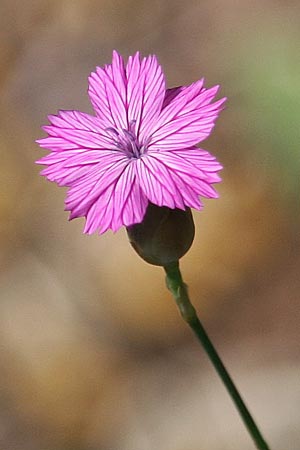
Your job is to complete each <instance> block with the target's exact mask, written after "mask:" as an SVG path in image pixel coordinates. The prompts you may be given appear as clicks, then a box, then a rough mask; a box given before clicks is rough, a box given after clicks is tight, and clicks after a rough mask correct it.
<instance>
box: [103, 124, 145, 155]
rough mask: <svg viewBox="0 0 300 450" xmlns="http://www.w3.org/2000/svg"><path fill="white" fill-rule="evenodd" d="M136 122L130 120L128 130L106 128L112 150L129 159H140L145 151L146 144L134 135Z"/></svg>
mask: <svg viewBox="0 0 300 450" xmlns="http://www.w3.org/2000/svg"><path fill="white" fill-rule="evenodd" d="M135 124H136V121H135V120H132V121H131V122H130V124H129V129H128V130H126V129H124V128H122V129H121V130H120V129H117V128H114V127H109V128H106V131H107V132H109V135H110V138H111V140H112V142H113V145H114V150H118V151H122V152H123V153H125V154H126V155H127V156H128V157H129V158H140V157H141V156H142V155H143V154H144V153H146V151H147V144H148V142H145V143H141V142H139V139H138V137H137V135H136V133H135Z"/></svg>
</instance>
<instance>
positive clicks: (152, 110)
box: [126, 52, 165, 141]
mask: <svg viewBox="0 0 300 450" xmlns="http://www.w3.org/2000/svg"><path fill="white" fill-rule="evenodd" d="M126 75H127V104H128V122H129V123H130V122H132V121H135V131H136V134H137V135H138V136H139V138H140V140H141V141H143V139H145V138H146V137H147V135H148V132H149V129H150V128H152V127H153V123H154V122H155V121H156V119H157V118H158V116H159V113H160V111H161V108H162V104H163V101H164V97H165V79H164V74H163V72H162V69H161V66H160V65H159V64H158V61H157V58H156V57H155V56H148V57H147V58H143V59H142V61H140V56H139V53H138V52H137V53H136V54H135V55H134V56H130V57H129V58H128V63H127V66H126Z"/></svg>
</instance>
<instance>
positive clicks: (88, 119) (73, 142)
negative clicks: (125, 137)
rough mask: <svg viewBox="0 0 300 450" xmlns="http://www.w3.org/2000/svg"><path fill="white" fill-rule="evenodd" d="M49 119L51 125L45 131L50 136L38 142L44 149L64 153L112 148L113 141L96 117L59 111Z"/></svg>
mask: <svg viewBox="0 0 300 450" xmlns="http://www.w3.org/2000/svg"><path fill="white" fill-rule="evenodd" d="M48 119H49V121H50V125H46V126H44V127H43V129H44V131H46V132H47V133H48V135H49V136H48V137H45V138H42V139H38V140H37V141H36V142H37V143H38V144H39V145H40V147H42V148H45V149H48V150H52V151H53V152H62V151H65V150H74V151H76V150H79V151H82V149H100V148H103V149H107V148H110V147H112V141H111V139H110V138H109V136H107V135H105V134H104V133H103V132H102V128H101V124H100V122H99V120H98V119H97V118H96V117H93V116H90V115H89V114H85V113H82V112H80V111H59V112H58V115H57V116H54V115H50V116H48Z"/></svg>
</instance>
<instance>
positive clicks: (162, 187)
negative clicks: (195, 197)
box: [136, 155, 185, 209]
mask: <svg viewBox="0 0 300 450" xmlns="http://www.w3.org/2000/svg"><path fill="white" fill-rule="evenodd" d="M136 166H137V176H138V180H139V184H140V186H141V189H142V191H143V193H144V194H145V195H146V197H147V198H148V200H149V201H150V202H151V203H154V204H155V205H157V206H168V207H169V208H172V209H173V208H180V209H185V205H184V202H183V198H182V195H181V193H180V191H179V190H178V187H177V186H176V184H175V183H174V181H173V174H172V170H169V169H168V168H167V167H166V166H165V165H164V164H162V163H161V162H160V161H157V160H156V159H155V158H152V157H151V156H150V155H146V156H145V157H143V158H140V159H138V160H137V161H136Z"/></svg>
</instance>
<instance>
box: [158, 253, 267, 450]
mask: <svg viewBox="0 0 300 450" xmlns="http://www.w3.org/2000/svg"><path fill="white" fill-rule="evenodd" d="M164 269H165V271H166V274H167V276H166V283H167V287H168V289H169V290H170V291H171V293H172V294H173V296H174V298H175V301H176V303H177V306H178V308H179V310H180V313H181V316H182V317H183V319H184V320H185V322H187V323H188V325H189V326H190V327H191V328H192V330H193V331H194V333H195V334H196V336H197V338H198V339H199V341H200V342H201V344H202V346H203V348H204V350H205V351H206V353H207V355H208V357H209V359H210V360H211V362H212V364H213V365H214V367H215V369H216V371H217V373H218V374H219V376H220V378H221V380H222V381H223V383H224V385H225V387H226V389H227V391H228V393H229V395H230V396H231V398H232V400H233V402H234V404H235V406H236V408H237V410H238V412H239V414H240V416H241V418H242V420H243V422H244V424H245V426H246V428H247V429H248V432H249V434H250V436H251V437H252V439H253V441H254V443H255V444H256V447H257V448H258V449H259V450H270V448H269V446H268V445H267V443H266V441H265V440H264V438H263V437H262V435H261V433H260V431H259V429H258V427H257V425H256V423H255V422H254V419H253V418H252V416H251V414H250V412H249V410H248V408H247V406H246V405H245V403H244V401H243V399H242V397H241V396H240V394H239V392H238V390H237V388H236V386H235V384H234V382H233V381H232V378H231V377H230V375H229V373H228V372H227V369H226V368H225V366H224V364H223V362H222V360H221V359H220V357H219V355H218V353H217V351H216V349H215V348H214V346H213V344H212V342H211V340H210V339H209V337H208V335H207V333H206V331H205V329H204V328H203V325H202V324H201V322H200V320H199V318H198V316H197V313H196V310H195V308H194V307H193V305H192V304H191V302H190V299H189V296H188V291H187V286H186V284H185V283H184V282H183V280H182V276H181V273H180V269H179V263H178V262H174V263H171V264H168V265H167V266H165V267H164Z"/></svg>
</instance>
